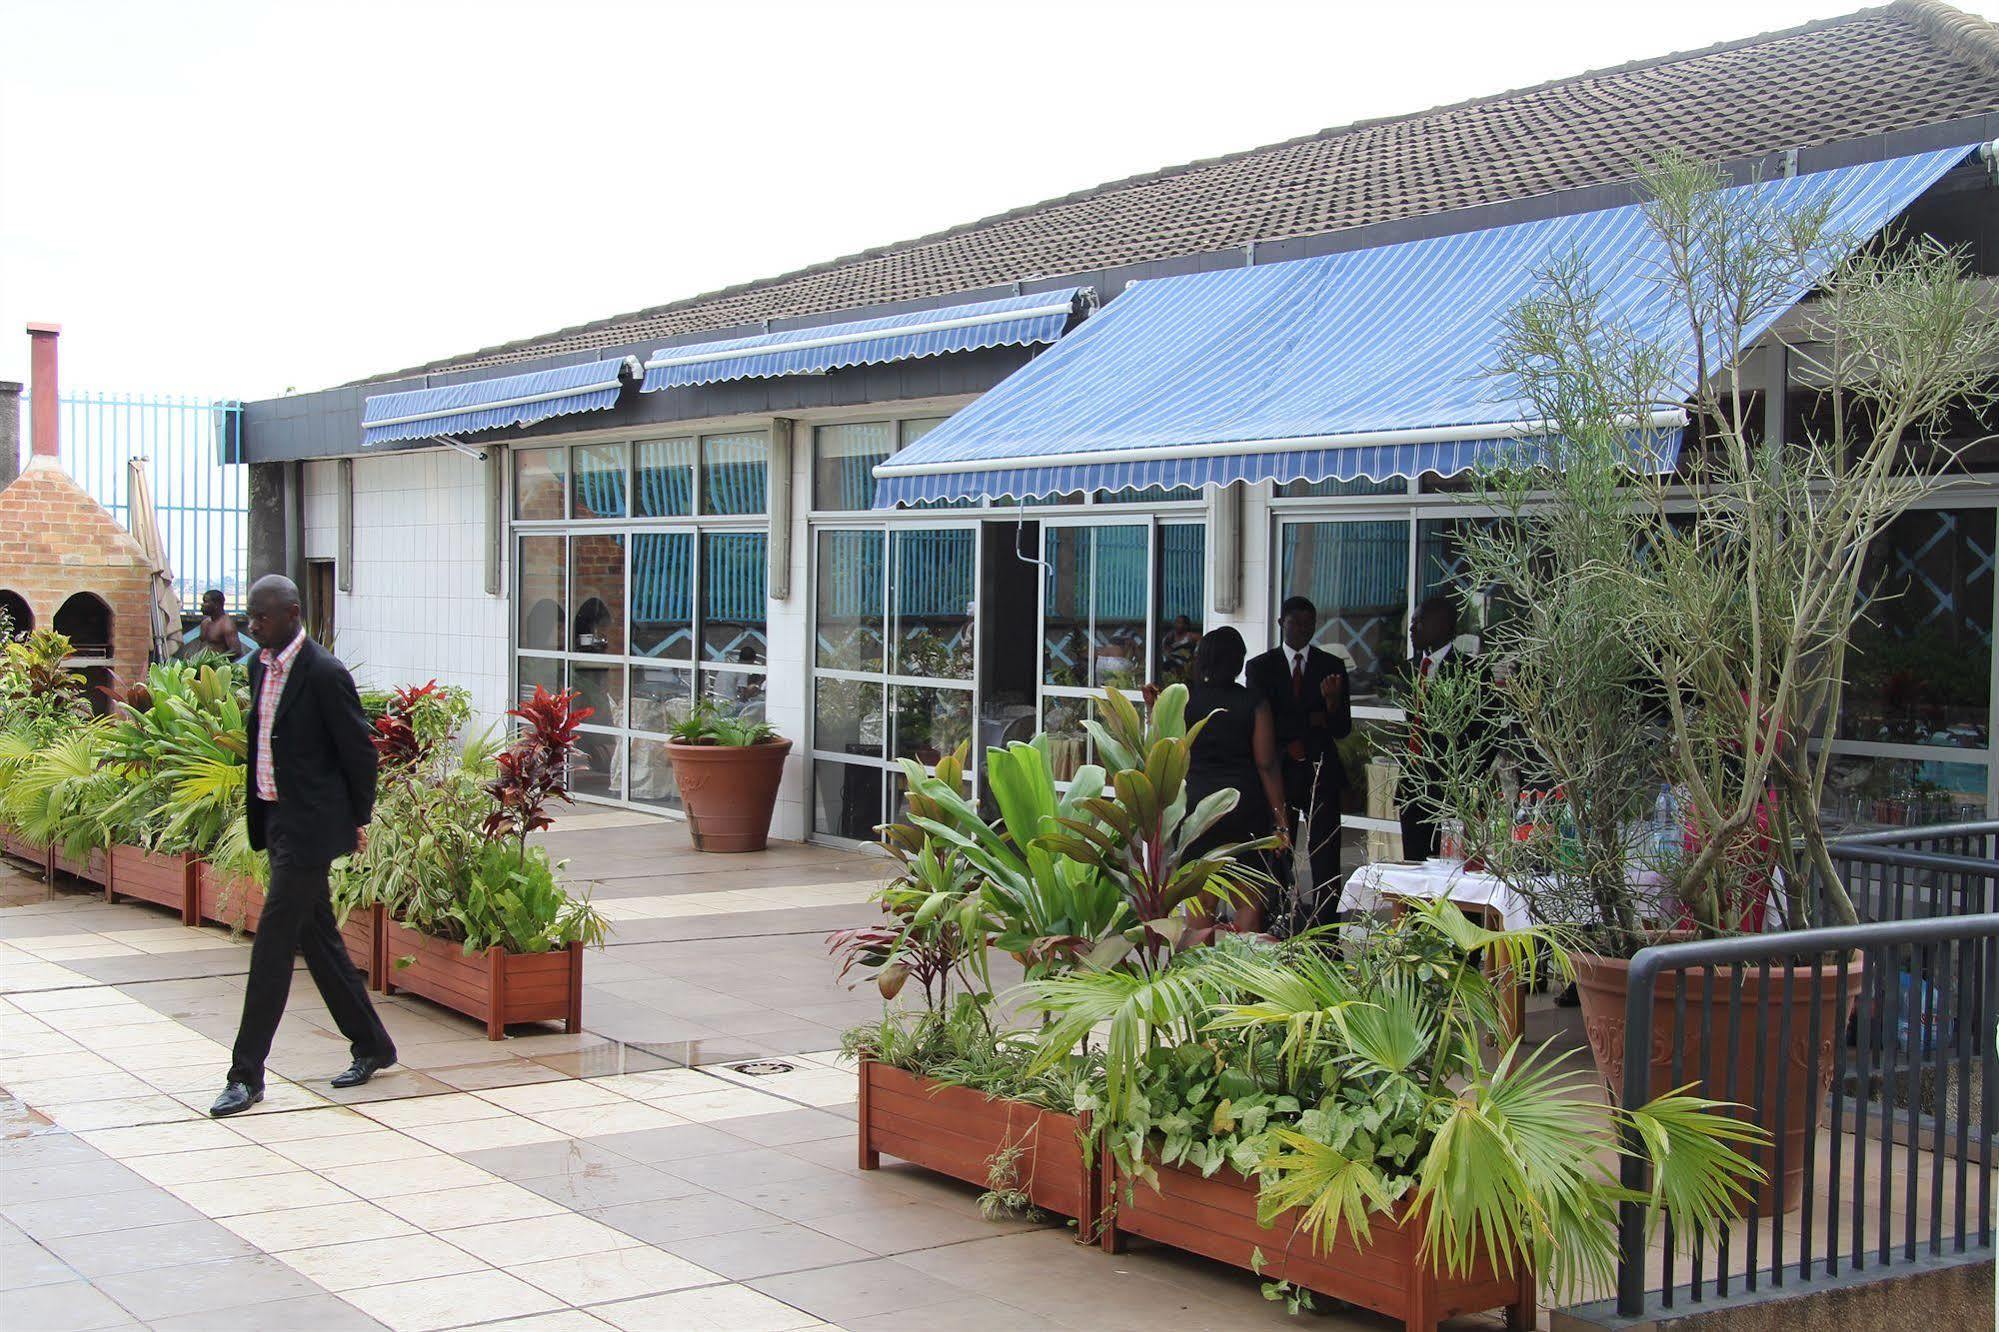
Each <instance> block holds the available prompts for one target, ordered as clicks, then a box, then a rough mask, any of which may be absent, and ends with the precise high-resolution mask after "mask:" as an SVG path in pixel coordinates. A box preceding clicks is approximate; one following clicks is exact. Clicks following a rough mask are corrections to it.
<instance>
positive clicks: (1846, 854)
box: [1813, 822, 1999, 922]
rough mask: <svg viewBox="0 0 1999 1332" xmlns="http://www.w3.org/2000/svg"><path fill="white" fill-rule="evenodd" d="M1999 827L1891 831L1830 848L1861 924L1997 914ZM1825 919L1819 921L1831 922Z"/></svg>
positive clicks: (1996, 824) (1948, 825)
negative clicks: (1997, 846) (1996, 868)
mask: <svg viewBox="0 0 1999 1332" xmlns="http://www.w3.org/2000/svg"><path fill="white" fill-rule="evenodd" d="M1995 843H1999V822H1986V823H1945V824H1937V825H1934V826H1932V827H1927V828H1889V829H1885V830H1883V831H1881V832H1872V833H1859V834H1856V835H1854V836H1849V837H1841V838H1839V839H1838V840H1837V841H1835V842H1833V843H1832V845H1831V848H1830V850H1831V854H1832V862H1833V868H1834V869H1835V870H1837V871H1838V872H1839V876H1840V879H1841V881H1842V882H1843V883H1844V884H1845V886H1846V892H1847V896H1848V897H1849V898H1851V899H1852V901H1853V906H1854V910H1855V912H1856V913H1857V914H1858V915H1859V917H1860V919H1861V921H1862V922H1869V921H1880V920H1911V919H1916V918H1927V917H1930V916H1952V915H1966V914H1976V913H1980V912H1986V911H1999V875H1996V874H1995V867H1996V866H1999V856H1995V854H1994V848H1995ZM1827 918H1828V917H1827V915H1826V914H1824V913H1823V908H1821V914H1819V915H1816V916H1814V917H1813V919H1815V920H1821V921H1822V920H1825V919H1827Z"/></svg>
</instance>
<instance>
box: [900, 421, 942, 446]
mask: <svg viewBox="0 0 1999 1332" xmlns="http://www.w3.org/2000/svg"><path fill="white" fill-rule="evenodd" d="M949 419H950V418H949V417H946V416H926V417H923V418H922V419H921V420H916V421H904V422H903V423H902V444H901V447H902V448H905V449H906V448H908V447H909V446H910V445H912V444H914V443H915V442H916V441H917V440H919V439H922V438H923V437H924V436H925V435H927V434H929V433H930V432H931V431H933V430H935V429H936V428H937V427H938V426H941V425H943V424H944V422H946V421H948V420H949Z"/></svg>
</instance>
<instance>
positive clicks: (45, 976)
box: [0, 962, 91, 993]
mask: <svg viewBox="0 0 1999 1332" xmlns="http://www.w3.org/2000/svg"><path fill="white" fill-rule="evenodd" d="M90 983H91V982H90V978H89V977H88V976H85V975H83V974H82V973H81V972H75V971H71V970H70V969H69V968H68V967H65V966H60V965H58V964H57V963H54V962H0V993H11V992H13V991H16V990H55V989H61V988H63V987H65V986H71V985H88V984H90Z"/></svg>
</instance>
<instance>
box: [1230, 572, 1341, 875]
mask: <svg viewBox="0 0 1999 1332" xmlns="http://www.w3.org/2000/svg"><path fill="white" fill-rule="evenodd" d="M1318 630H1319V609H1318V607H1316V606H1314V605H1313V604H1312V603H1311V601H1310V599H1308V598H1306V597H1290V598H1287V599H1286V600H1285V602H1284V605H1283V606H1282V607H1281V608H1280V610H1279V613H1278V633H1279V636H1280V638H1281V639H1282V641H1281V642H1280V643H1279V644H1278V646H1276V647H1274V648H1272V649H1270V651H1268V652H1266V653H1264V654H1262V655H1261V656H1259V657H1257V658H1255V659H1254V660H1252V661H1251V662H1250V663H1249V666H1248V668H1247V669H1246V670H1245V671H1244V672H1243V676H1244V679H1245V680H1246V681H1247V682H1248V684H1249V687H1250V688H1251V689H1253V690H1255V691H1256V692H1257V693H1259V694H1261V695H1262V696H1263V697H1264V699H1265V700H1266V701H1267V702H1268V703H1269V704H1270V715H1271V720H1272V722H1273V723H1275V728H1276V731H1277V747H1278V749H1279V751H1281V753H1282V756H1283V757H1282V766H1283V775H1284V798H1285V801H1286V802H1287V803H1288V804H1289V805H1290V806H1291V811H1292V827H1294V828H1298V829H1301V830H1303V831H1304V832H1305V833H1306V835H1307V836H1309V838H1310V839H1311V840H1310V845H1309V846H1308V847H1307V848H1306V851H1307V854H1308V856H1309V858H1310V862H1311V866H1312V879H1313V882H1312V883H1311V884H1309V885H1297V888H1298V898H1299V900H1300V901H1303V902H1310V901H1312V900H1313V899H1314V897H1315V896H1316V897H1318V898H1320V899H1321V900H1320V903H1319V905H1320V906H1321V907H1322V908H1325V909H1326V910H1330V909H1331V908H1333V907H1334V906H1336V905H1337V903H1338V900H1339V891H1340V886H1339V879H1340V804H1341V800H1340V796H1341V793H1342V791H1343V790H1344V789H1345V787H1346V768H1345V766H1344V765H1343V764H1342V763H1341V762H1340V754H1339V750H1338V748H1337V747H1336V745H1335V743H1334V742H1335V741H1339V740H1344V739H1345V738H1346V737H1347V736H1349V735H1352V734H1353V703H1352V701H1351V699H1350V698H1349V696H1348V689H1347V667H1346V663H1345V662H1343V661H1341V660H1340V659H1339V658H1338V657H1335V656H1334V655H1333V654H1332V653H1330V652H1327V651H1325V650H1324V649H1322V648H1316V647H1313V646H1312V636H1313V635H1314V634H1316V633H1317V632H1318ZM1300 815H1303V816H1304V817H1303V819H1302V820H1301V819H1300V817H1299V816H1300ZM1327 894H1330V897H1329V898H1328V897H1327V896H1326V895H1327ZM1326 910H1321V911H1320V912H1318V913H1317V914H1320V915H1324V914H1326Z"/></svg>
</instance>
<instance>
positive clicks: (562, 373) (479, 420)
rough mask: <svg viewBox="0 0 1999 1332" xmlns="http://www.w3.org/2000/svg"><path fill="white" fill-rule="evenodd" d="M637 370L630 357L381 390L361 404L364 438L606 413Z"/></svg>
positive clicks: (385, 439) (376, 440) (424, 435)
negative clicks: (398, 389)
mask: <svg viewBox="0 0 1999 1332" xmlns="http://www.w3.org/2000/svg"><path fill="white" fill-rule="evenodd" d="M638 374H639V362H638V358H637V357H635V356H625V357H619V358H616V359H614V360H609V361H588V362H585V363H584V364H581V365H564V366H558V367H556V368H555V369H553V370H536V371H534V372H533V373H532V374H525V375H506V376H503V377H501V378H499V379H479V380H473V381H471V382H469V383H464V384H445V385H442V386H441V387H438V388H427V389H411V390H409V391H407V392H403V393H379V394H376V395H375V396H374V397H372V398H369V399H368V401H367V402H366V403H365V404H364V405H363V407H362V410H361V442H362V443H363V444H387V443H390V442H392V441H394V440H399V439H430V438H432V437H434V436H437V435H459V434H471V433H472V432H474V431H479V430H497V429H498V428H500V427H501V426H512V425H530V424H532V423H534V422H536V421H545V420H547V419H548V418H549V417H551V416H562V415H565V414H566V413H569V412H594V411H601V410H602V409H604V408H606V407H612V406H615V405H616V404H617V401H618V390H619V388H620V387H621V385H622V384H623V382H624V379H627V378H629V379H636V378H637V377H638ZM621 376H622V378H621Z"/></svg>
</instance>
